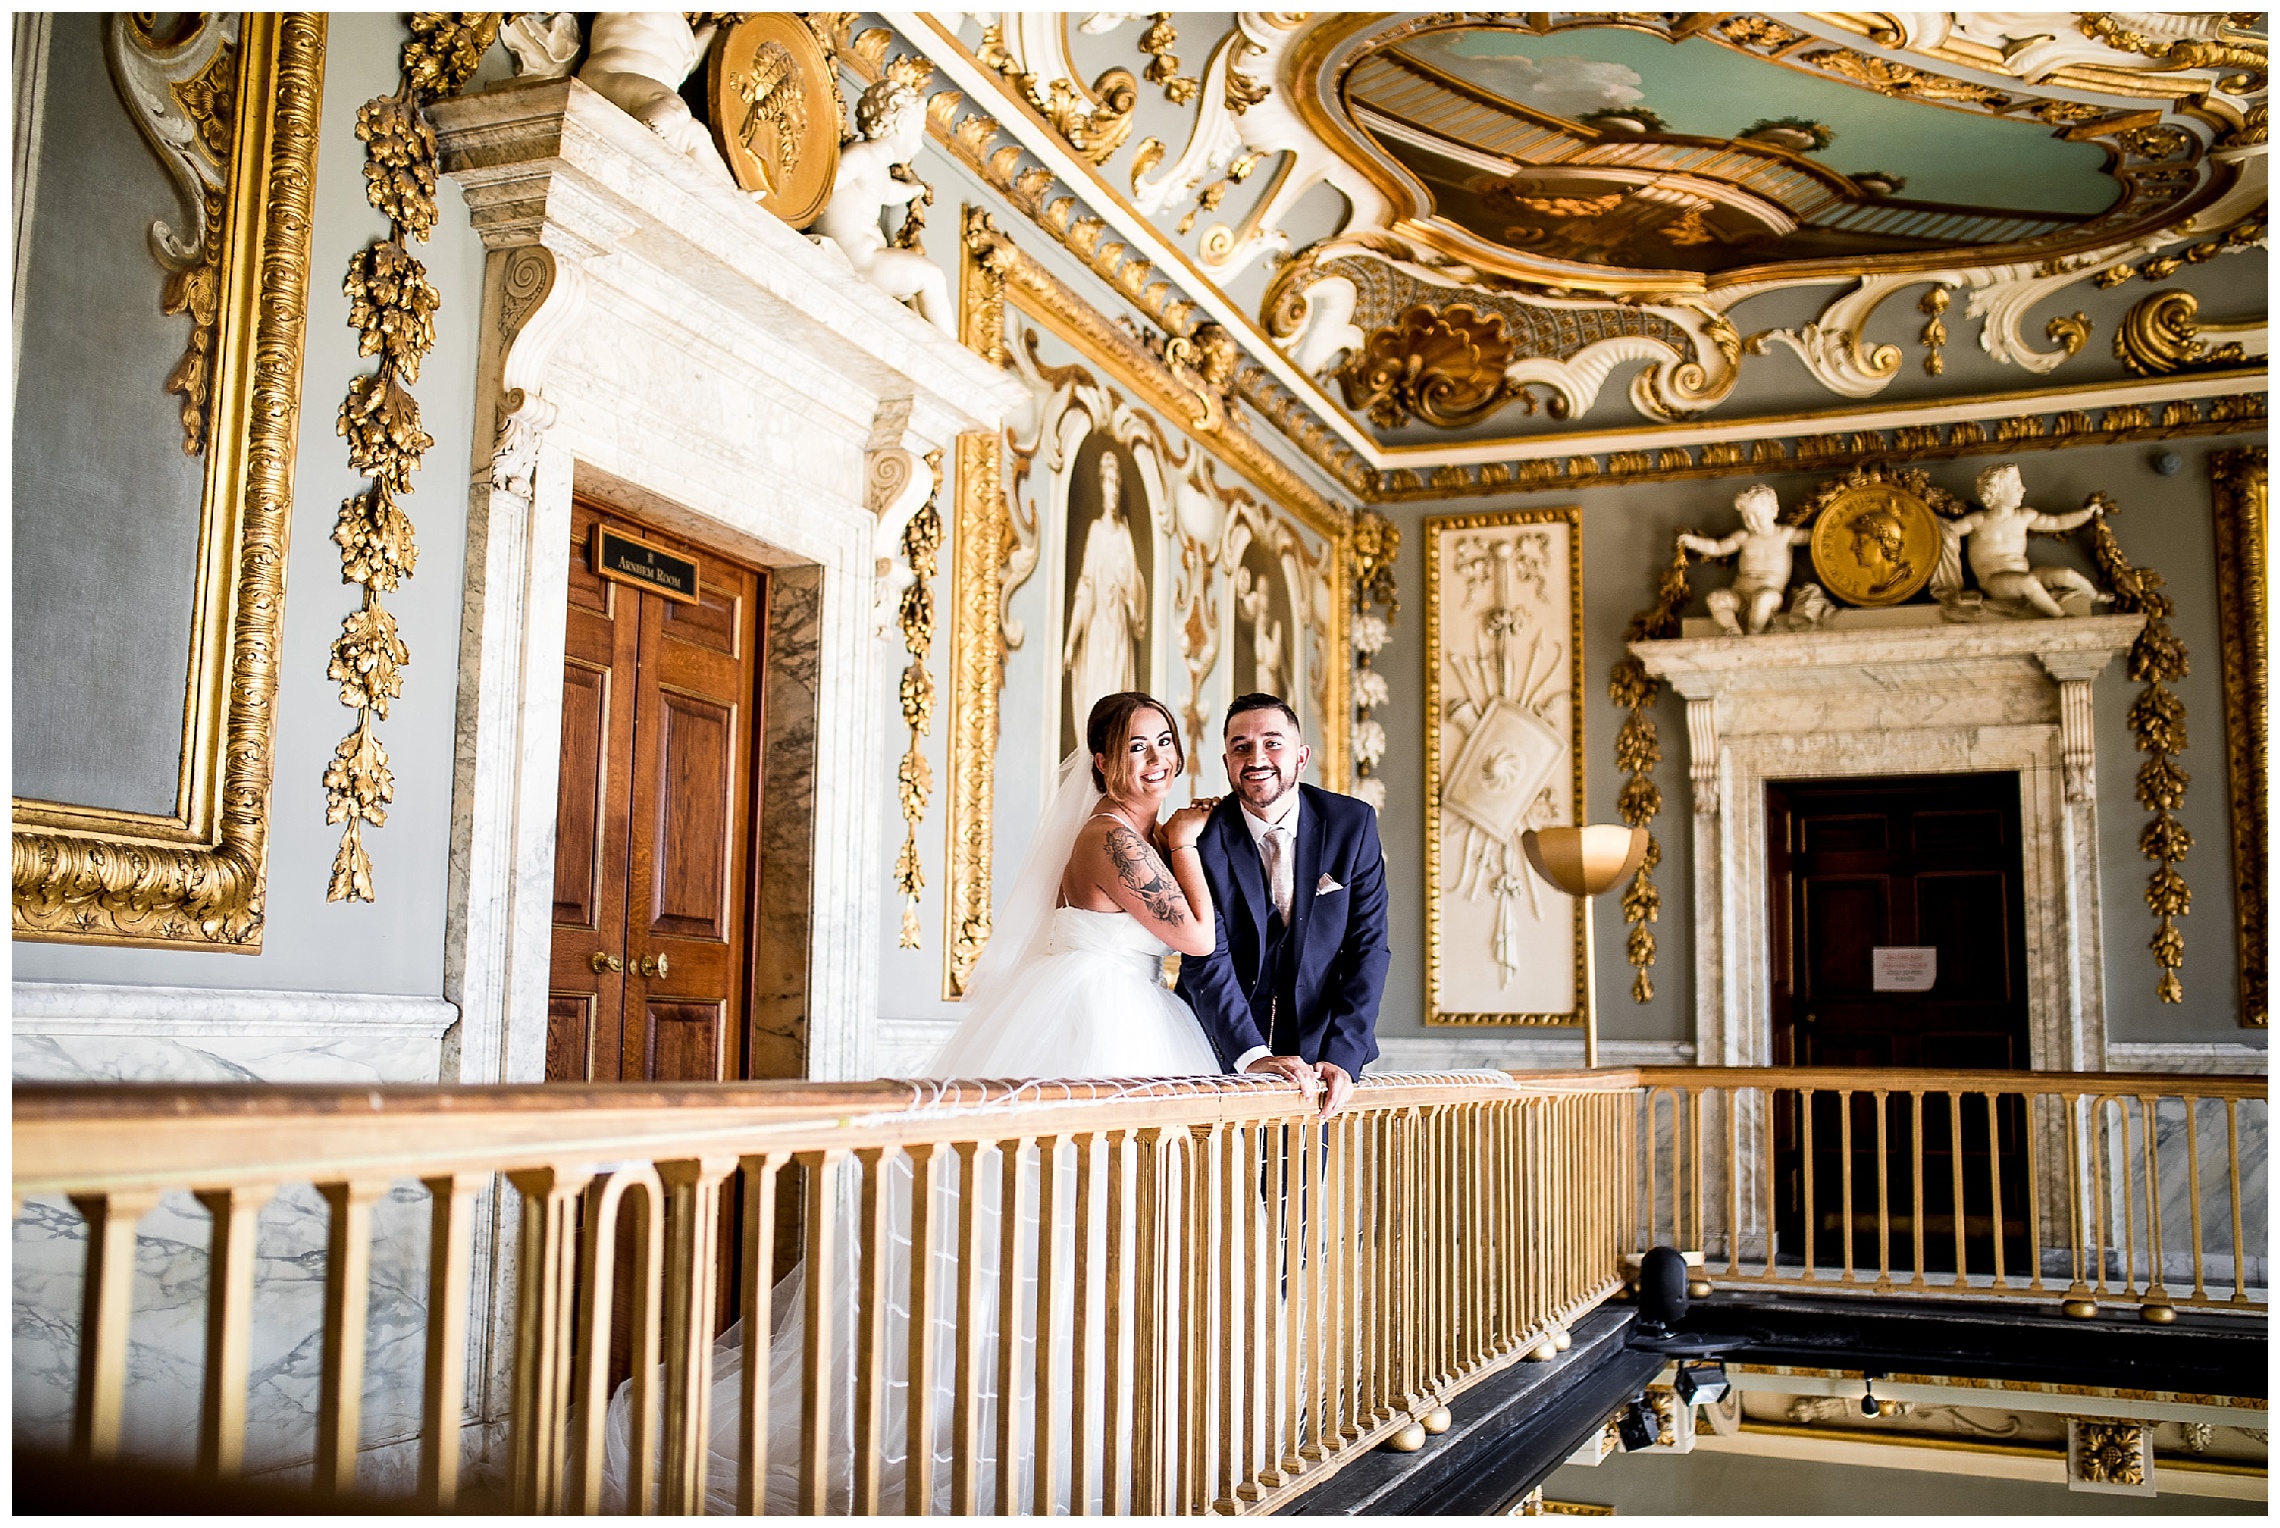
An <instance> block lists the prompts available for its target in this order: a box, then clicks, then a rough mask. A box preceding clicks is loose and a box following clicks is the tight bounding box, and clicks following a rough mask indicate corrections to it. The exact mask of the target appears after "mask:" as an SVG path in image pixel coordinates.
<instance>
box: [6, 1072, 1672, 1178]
mask: <svg viewBox="0 0 2280 1528" xmlns="http://www.w3.org/2000/svg"><path fill="white" fill-rule="evenodd" d="M1631 1086H1633V1083H1632V1081H1631V1074H1629V1073H1614V1072H1609V1073H1546V1074H1519V1073H1506V1072H1485V1071H1484V1072H1454V1073H1388V1074H1384V1075H1379V1076H1370V1077H1364V1078H1362V1079H1361V1080H1360V1082H1359V1084H1358V1090H1359V1092H1360V1093H1361V1095H1362V1096H1363V1097H1365V1098H1366V1099H1367V1100H1368V1101H1369V1103H1370V1105H1371V1107H1374V1108H1401V1107H1413V1106H1422V1105H1427V1104H1439V1103H1445V1102H1446V1101H1447V1100H1448V1098H1449V1097H1450V1096H1451V1092H1452V1090H1453V1089H1492V1090H1498V1091H1505V1090H1510V1091H1513V1092H1520V1091H1525V1092H1528V1093H1530V1094H1535V1095H1542V1096H1564V1095H1568V1094H1581V1093H1606V1092H1625V1091H1628V1090H1629V1089H1630V1087H1631ZM13 1103H14V1111H13V1112H14V1117H13V1121H12V1132H11V1133H12V1136H13V1144H14V1162H13V1177H14V1191H15V1194H16V1196H17V1198H19V1199H21V1198H22V1197H23V1196H25V1195H28V1194H70V1193H81V1192H92V1191H96V1190H108V1189H124V1188H130V1187H145V1186H156V1187H166V1186H174V1185H187V1184H204V1183H206V1182H208V1181H215V1182H219V1181H222V1180H227V1181H229V1182H231V1183H237V1184H253V1183H267V1184H275V1183H283V1182H297V1181H298V1182H306V1181H308V1180H309V1177H310V1174H311V1172H312V1170H313V1169H314V1168H316V1167H317V1166H318V1165H319V1164H321V1168H322V1170H323V1171H325V1172H328V1173H333V1174H337V1175H340V1176H343V1177H372V1176H380V1177H396V1178H427V1177H433V1176H436V1175H439V1174H445V1173H464V1172H469V1171H478V1170H480V1171H490V1172H511V1171H514V1170H516V1169H517V1168H520V1167H523V1166H526V1165H529V1166H536V1165H540V1164H541V1163H542V1162H551V1161H558V1160H561V1159H563V1158H565V1157H571V1156H585V1157H590V1158H592V1159H594V1160H597V1161H608V1160H617V1159H620V1158H632V1157H637V1156H640V1155H642V1154H644V1153H645V1152H648V1151H650V1150H652V1149H653V1148H659V1149H661V1148H664V1147H667V1146H670V1147H672V1148H673V1149H676V1150H681V1149H689V1150H694V1149H696V1148H697V1147H699V1146H702V1147H703V1148H704V1149H706V1150H715V1151H735V1150H738V1149H751V1150H762V1149H766V1148H769V1147H771V1146H776V1145H780V1144H781V1143H782V1142H783V1141H784V1140H785V1139H787V1138H790V1137H798V1138H800V1139H802V1140H807V1139H809V1138H815V1140H816V1142H817V1143H818V1144H822V1142H823V1141H824V1139H825V1138H826V1137H827V1138H828V1141H829V1145H830V1146H831V1147H832V1149H845V1150H855V1149H857V1148H859V1147H863V1146H873V1145H900V1144H905V1143H908V1142H913V1141H924V1140H937V1139H942V1138H943V1137H944V1135H945V1132H946V1128H948V1129H950V1131H951V1133H956V1131H955V1127H950V1126H948V1124H947V1122H949V1121H951V1120H953V1119H968V1118H970V1119H971V1121H972V1130H973V1133H974V1134H976V1135H983V1134H987V1133H989V1131H991V1130H993V1129H1001V1128H1002V1122H1003V1121H1006V1120H1009V1119H1018V1120H1019V1122H1020V1130H1019V1133H1022V1134H1029V1135H1051V1134H1066V1133H1070V1132H1073V1131H1077V1130H1084V1129H1101V1128H1107V1123H1106V1122H1107V1121H1109V1120H1110V1119H1112V1118H1114V1119H1115V1120H1116V1121H1117V1122H1118V1123H1121V1124H1123V1125H1125V1126H1126V1127H1127V1128H1131V1127H1136V1126H1138V1125H1139V1124H1143V1123H1146V1122H1148V1121H1150V1120H1155V1121H1157V1122H1159V1123H1167V1124H1169V1123H1177V1124H1180V1125H1183V1126H1184V1125H1188V1124H1208V1123H1224V1122H1228V1121H1233V1120H1238V1119H1252V1118H1256V1117H1259V1116H1261V1115H1262V1114H1263V1115H1266V1116H1268V1117H1273V1118H1294V1119H1295V1118H1303V1117H1304V1116H1305V1115H1306V1114H1307V1113H1308V1112H1309V1105H1308V1103H1307V1100H1306V1095H1305V1094H1304V1093H1302V1092H1301V1091H1300V1090H1299V1089H1298V1088H1297V1087H1296V1086H1295V1085H1294V1084H1291V1083H1287V1082H1283V1081H1280V1080H1276V1079H1271V1078H1266V1077H1173V1078H1125V1079H1104V1080H1097V1081H1066V1082H1064V1081H1038V1080H1026V1081H1023V1080H986V1079H985V1080H979V1081H962V1082H934V1081H921V1082H893V1081H887V1082H849V1083H810V1082H783V1083H691V1084H686V1085H681V1086H674V1087H658V1086H652V1085H646V1084H638V1083H595V1084H586V1085H564V1084H532V1085H511V1086H501V1087H461V1086H438V1085H411V1086H397V1085H391V1086H386V1087H363V1088H358V1087H341V1086H335V1085H331V1084H299V1083H276V1084H269V1083H256V1084H176V1083H115V1084H113V1083H19V1084H17V1085H16V1086H15V1088H14V1089H13ZM318 1122H321V1127H322V1131H323V1136H322V1142H321V1146H319V1147H318V1148H317V1149H315V1150H312V1143H311V1140H310V1138H309V1135H308V1134H307V1132H308V1130H309V1129H310V1128H311V1126H312V1125H314V1124H316V1123H318Z"/></svg>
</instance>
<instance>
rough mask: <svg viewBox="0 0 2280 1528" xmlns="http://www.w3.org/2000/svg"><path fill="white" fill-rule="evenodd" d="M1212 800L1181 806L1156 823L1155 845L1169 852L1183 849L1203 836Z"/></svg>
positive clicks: (1209, 815)
mask: <svg viewBox="0 0 2280 1528" xmlns="http://www.w3.org/2000/svg"><path fill="white" fill-rule="evenodd" d="M1213 805H1214V803H1212V802H1203V801H1199V802H1196V803H1195V804H1194V805H1192V806H1183V807H1181V808H1180V809H1179V810H1178V811H1176V812H1174V813H1172V815H1171V816H1169V817H1167V818H1165V819H1164V820H1163V821H1162V822H1160V823H1158V824H1156V847H1157V848H1159V849H1161V850H1162V851H1163V852H1164V853H1166V854H1169V853H1171V852H1172V851H1173V850H1175V849H1184V848H1187V847H1188V846H1189V845H1191V844H1193V843H1194V842H1195V841H1196V840H1197V839H1199V838H1201V837H1202V836H1203V825H1204V823H1205V822H1207V821H1208V820H1209V819H1210V817H1211V808H1212V806H1213Z"/></svg>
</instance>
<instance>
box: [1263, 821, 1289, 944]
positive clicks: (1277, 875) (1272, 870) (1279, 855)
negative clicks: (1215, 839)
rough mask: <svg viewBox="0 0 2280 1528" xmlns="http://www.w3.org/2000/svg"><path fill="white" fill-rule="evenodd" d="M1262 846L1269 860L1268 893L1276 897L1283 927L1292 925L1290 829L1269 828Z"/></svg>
mask: <svg viewBox="0 0 2280 1528" xmlns="http://www.w3.org/2000/svg"><path fill="white" fill-rule="evenodd" d="M1259 846H1260V848H1261V849H1262V850H1263V851H1264V852H1265V854H1266V860H1267V895H1268V896H1270V897H1272V898H1274V902H1275V911H1276V912H1278V913H1280V914H1282V921H1283V927H1284V928H1288V927H1290V898H1291V862H1290V830H1289V829H1287V828H1269V829H1267V834H1266V837H1265V838H1264V839H1262V840H1260V845H1259Z"/></svg>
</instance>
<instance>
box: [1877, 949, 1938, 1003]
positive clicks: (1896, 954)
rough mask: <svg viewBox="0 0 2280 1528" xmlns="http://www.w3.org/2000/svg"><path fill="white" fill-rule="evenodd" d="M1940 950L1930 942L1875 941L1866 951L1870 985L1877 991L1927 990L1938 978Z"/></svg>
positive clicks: (1930, 988) (1929, 989)
mask: <svg viewBox="0 0 2280 1528" xmlns="http://www.w3.org/2000/svg"><path fill="white" fill-rule="evenodd" d="M1939 974H1940V951H1939V946H1938V945H1932V944H1879V945H1874V946H1872V947H1871V951H1870V955H1869V979H1870V985H1871V986H1873V987H1874V989H1875V990H1876V991H1878V992H1929V991H1931V990H1932V983H1933V982H1935V981H1937V980H1938V979H1939Z"/></svg>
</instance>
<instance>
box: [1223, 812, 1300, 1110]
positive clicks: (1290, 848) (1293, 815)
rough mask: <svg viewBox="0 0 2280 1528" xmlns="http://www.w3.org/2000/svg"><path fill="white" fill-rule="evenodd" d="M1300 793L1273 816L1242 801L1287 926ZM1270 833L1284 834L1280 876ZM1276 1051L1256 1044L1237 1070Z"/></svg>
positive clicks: (1295, 869) (1263, 874) (1295, 871)
mask: <svg viewBox="0 0 2280 1528" xmlns="http://www.w3.org/2000/svg"><path fill="white" fill-rule="evenodd" d="M1301 794H1302V793H1301V792H1300V791H1299V788H1298V787H1297V786H1295V785H1293V786H1292V787H1291V788H1290V791H1289V793H1288V794H1286V795H1285V796H1284V797H1283V798H1282V800H1281V801H1279V802H1277V803H1275V808H1276V815H1275V816H1273V817H1271V818H1268V817H1260V816H1258V815H1257V814H1256V813H1254V812H1253V811H1252V810H1251V808H1250V804H1249V803H1248V802H1244V803H1239V805H1240V806H1241V816H1242V818H1243V826H1244V828H1245V829H1246V830H1247V831H1248V832H1249V833H1250V835H1251V847H1252V848H1254V849H1256V850H1258V851H1259V874H1260V876H1261V877H1262V878H1263V879H1264V880H1265V881H1266V883H1267V896H1268V899H1269V900H1270V901H1272V902H1273V903H1274V904H1275V911H1277V912H1279V913H1281V914H1282V918H1283V923H1284V924H1285V925H1286V926H1287V925H1288V924H1289V922H1290V899H1291V896H1292V886H1293V884H1294V883H1295V880H1296V878H1297V875H1298V807H1299V800H1300V796H1301ZM1269 833H1280V834H1282V835H1283V837H1282V842H1281V844H1280V846H1279V847H1280V850H1281V855H1282V859H1281V871H1282V874H1281V875H1280V877H1279V878H1278V877H1277V875H1276V873H1275V871H1276V861H1275V860H1274V859H1273V858H1272V857H1271V856H1270V855H1269V853H1268V850H1267V835H1268V834H1269ZM1278 879H1279V881H1280V884H1279V885H1278V884H1277V881H1278ZM1267 1038H1268V1039H1270V1040H1271V1039H1273V1038H1274V1036H1272V1035H1269V1036H1268V1037H1267ZM1274 1053H1275V1052H1274V1047H1273V1046H1271V1045H1254V1046H1252V1047H1251V1048H1250V1049H1249V1050H1247V1051H1245V1052H1243V1054H1242V1055H1241V1056H1238V1057H1237V1058H1236V1060H1235V1070H1236V1071H1238V1072H1241V1071H1245V1070H1248V1069H1249V1067H1250V1065H1251V1063H1252V1062H1254V1061H1256V1060H1258V1059H1259V1058H1260V1057H1261V1056H1271V1055H1273V1054H1274Z"/></svg>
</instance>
